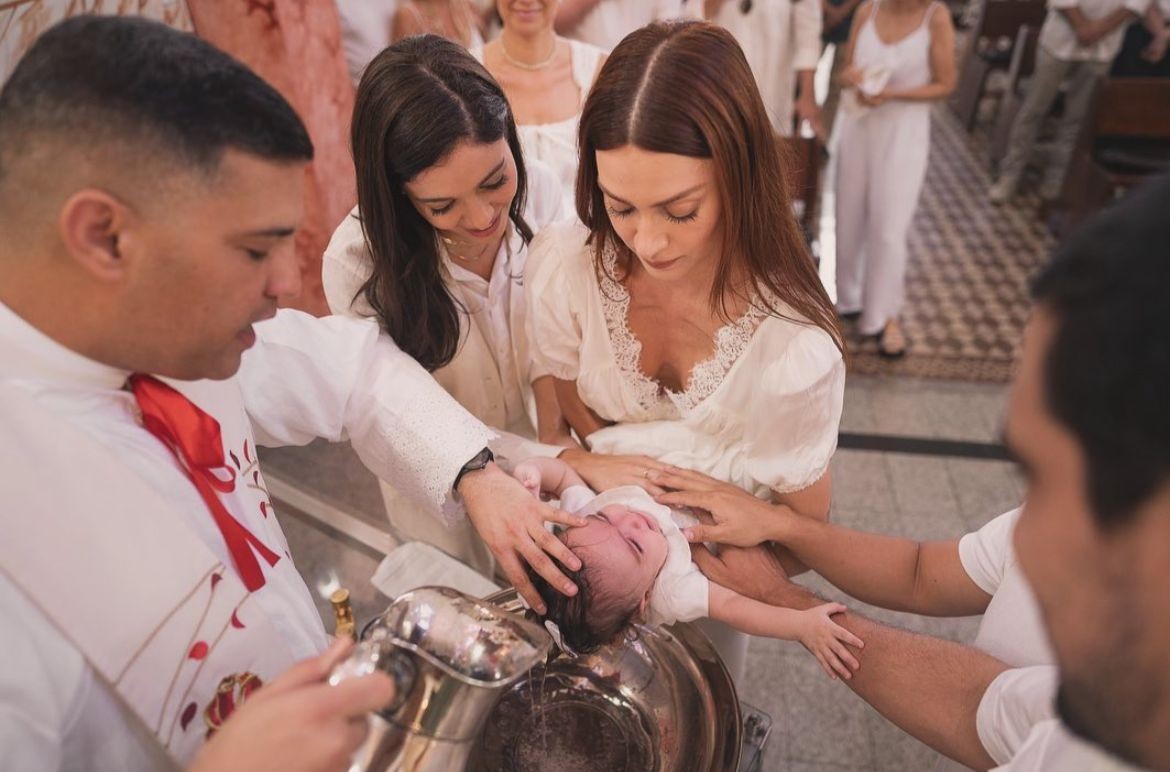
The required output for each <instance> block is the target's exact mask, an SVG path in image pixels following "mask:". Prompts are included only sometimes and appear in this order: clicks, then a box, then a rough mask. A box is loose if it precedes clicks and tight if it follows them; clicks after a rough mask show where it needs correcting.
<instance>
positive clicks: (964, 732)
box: [692, 546, 1007, 769]
mask: <svg viewBox="0 0 1170 772" xmlns="http://www.w3.org/2000/svg"><path fill="white" fill-rule="evenodd" d="M692 552H693V553H694V559H695V562H696V563H698V564H699V568H700V569H702V571H703V573H704V574H706V575H707V576H708V578H710V579H711V580H712V581H713V582H715V583H717V584H720V585H722V586H724V587H728V588H730V589H732V590H735V591H737V592H741V593H743V594H746V595H749V596H753V597H756V599H757V600H761V601H764V602H767V603H771V604H773V605H780V606H785V607H788V608H794V609H801V610H803V609H809V608H813V607H815V606H819V605H821V604H822V603H824V601H823V600H821V599H820V598H818V597H817V596H815V595H813V594H812V593H811V592H809V591H807V590H805V589H804V588H802V587H799V586H797V585H795V584H792V583H791V582H789V581H788V580H787V579H786V578H785V577H784V575H783V572H782V570H781V569H780V567H779V564H778V563H777V561H776V559H775V557H774V556H773V555H772V554H771V553H770V552H769V551H768V550H766V549H763V548H760V547H753V548H750V549H743V548H737V547H728V548H724V549H723V550H722V552H721V553H720V555H719V556H718V557H716V556H715V555H712V554H711V553H710V552H709V551H708V550H707V549H706V548H705V547H702V546H696V547H693V548H692ZM753 593H759V594H763V597H760V595H759V594H755V595H753ZM833 620H834V621H835V622H837V623H838V624H839V625H841V627H844V628H845V629H846V630H848V631H849V632H851V633H853V634H854V635H856V636H857V637H859V638H860V639H861V640H863V641H864V642H865V648H864V650H862V649H857V648H853V647H850V650H851V653H852V654H853V656H855V657H856V658H857V659H858V660H859V661H860V663H861V667H860V668H859V669H858V670H857V671H856V672H854V673H853V677H852V678H850V679H849V680H847V681H845V683H846V684H847V685H848V686H849V688H850V689H852V690H853V691H854V692H856V693H857V695H858V696H859V697H861V698H862V699H863V700H865V701H866V702H868V703H869V704H870V705H872V706H873V707H874V708H875V709H876V710H877V711H878V712H879V713H881V714H882V715H883V716H885V717H886V718H887V719H888V720H889V721H891V722H892V723H893V724H895V725H897V726H898V727H899V728H901V729H902V730H903V731H905V732H907V733H909V734H910V735H912V736H914V737H915V738H917V739H918V740H920V741H922V742H923V743H926V744H927V745H929V746H930V747H932V748H934V749H935V750H937V751H938V752H939V753H942V754H944V755H946V756H948V757H950V758H952V759H954V760H956V761H958V762H960V763H961V764H965V765H967V766H969V767H971V768H973V769H988V768H990V767H992V766H994V765H995V762H994V761H993V759H992V758H991V756H990V755H988V753H987V751H986V749H984V747H983V743H982V742H981V741H980V739H979V734H978V731H977V729H976V723H975V720H976V713H977V711H978V708H979V703H980V701H981V700H982V699H983V695H984V693H985V692H986V691H987V687H988V686H989V685H990V684H991V682H992V681H993V680H995V678H996V676H998V675H999V674H1000V673H1002V672H1003V671H1005V670H1006V669H1007V665H1005V664H1004V663H1003V662H1000V661H999V660H997V659H995V658H994V657H990V656H988V655H986V654H983V653H982V652H979V651H977V650H975V649H972V648H969V647H966V646H960V645H959V644H956V643H951V642H949V641H943V640H938V639H936V638H931V637H929V636H924V635H917V634H914V633H908V632H905V631H902V630H897V629H895V628H892V627H886V626H885V625H881V624H878V623H877V622H873V621H871V620H869V619H866V618H865V617H862V616H859V615H857V614H853V613H849V612H846V613H843V614H838V615H836V616H834V617H833Z"/></svg>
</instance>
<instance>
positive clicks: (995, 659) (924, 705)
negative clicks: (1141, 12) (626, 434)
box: [653, 177, 1170, 772]
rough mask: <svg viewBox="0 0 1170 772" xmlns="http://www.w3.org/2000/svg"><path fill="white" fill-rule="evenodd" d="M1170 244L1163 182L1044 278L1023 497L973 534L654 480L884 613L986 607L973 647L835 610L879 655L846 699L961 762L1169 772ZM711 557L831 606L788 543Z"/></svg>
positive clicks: (1025, 431)
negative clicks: (806, 511) (902, 528)
mask: <svg viewBox="0 0 1170 772" xmlns="http://www.w3.org/2000/svg"><path fill="white" fill-rule="evenodd" d="M1168 250H1170V177H1165V178H1162V179H1160V180H1157V181H1156V182H1154V183H1152V184H1150V185H1149V186H1147V187H1146V188H1145V189H1144V190H1141V191H1138V192H1135V193H1134V194H1133V195H1131V196H1130V197H1129V198H1128V199H1127V200H1125V201H1123V202H1121V203H1119V204H1118V205H1117V206H1115V207H1114V208H1112V209H1110V210H1107V211H1105V212H1103V213H1101V214H1100V215H1098V216H1097V217H1096V218H1095V219H1093V220H1092V221H1090V222H1089V223H1087V224H1086V225H1085V226H1084V227H1083V228H1081V229H1080V230H1079V231H1078V232H1076V233H1075V234H1073V235H1072V236H1071V237H1070V239H1069V241H1068V242H1067V243H1066V244H1065V245H1064V246H1062V247H1061V248H1060V249H1059V250H1058V251H1057V253H1056V255H1055V257H1054V258H1053V260H1052V261H1051V262H1050V263H1049V265H1048V266H1046V267H1045V269H1044V270H1043V271H1042V272H1041V274H1040V275H1039V277H1038V278H1037V279H1036V281H1035V284H1034V285H1033V290H1034V296H1035V301H1036V305H1035V309H1034V313H1033V316H1032V319H1031V322H1030V323H1029V325H1028V328H1027V330H1026V332H1025V338H1024V350H1023V355H1022V359H1021V362H1020V368H1019V372H1018V374H1017V376H1016V381H1015V384H1014V388H1013V390H1012V397H1011V402H1010V406H1009V416H1008V423H1007V430H1006V439H1007V442H1008V444H1009V446H1010V447H1011V449H1012V451H1013V452H1014V454H1015V455H1016V457H1017V458H1018V460H1019V462H1020V466H1021V468H1022V470H1023V472H1024V474H1025V476H1026V477H1027V482H1028V492H1027V498H1026V502H1025V504H1024V505H1023V507H1022V508H1021V509H1020V510H1019V511H1018V512H1012V513H1008V514H1005V515H1003V516H1001V517H999V518H996V519H995V520H992V521H991V522H990V523H989V524H988V525H986V526H984V528H982V529H981V530H980V531H978V532H976V533H973V534H968V535H967V536H965V537H963V538H962V539H954V540H950V541H939V542H926V543H915V542H912V541H910V540H907V539H898V538H895V537H889V536H879V535H876V534H865V533H862V532H860V531H853V530H850V529H848V528H843V527H841V526H834V525H831V524H827V523H820V522H818V523H809V522H807V519H806V518H801V517H799V516H798V515H795V514H792V513H791V512H788V511H785V509H784V508H783V507H778V506H775V505H771V504H768V503H766V502H763V501H760V500H759V499H755V498H754V497H752V496H750V495H748V494H746V493H744V492H743V491H740V490H738V489H734V488H732V487H731V486H726V485H721V484H719V483H718V482H717V481H713V480H710V479H709V478H703V477H701V476H699V475H696V474H694V473H690V472H678V471H672V472H671V473H668V474H665V475H658V476H656V477H654V478H653V479H654V481H655V483H656V484H659V485H662V486H664V487H669V488H674V489H676V491H677V492H675V493H668V494H665V495H663V496H660V497H659V500H660V501H663V502H665V503H671V504H679V505H690V506H695V507H700V508H703V509H705V510H708V511H709V512H710V513H711V515H712V517H713V519H714V525H710V526H704V527H698V528H695V529H691V530H692V533H689V534H688V537H689V538H691V539H692V541H696V542H698V541H703V540H713V541H719V542H724V543H732V544H742V545H751V544H759V543H760V542H763V541H773V542H780V543H782V544H783V545H784V546H785V547H786V548H787V549H788V550H790V551H791V552H792V553H793V554H794V555H795V556H796V557H797V558H798V559H800V560H801V561H802V562H803V563H805V564H806V565H808V566H809V567H810V568H812V569H814V570H815V571H817V572H819V573H821V574H822V575H823V576H824V577H825V578H826V579H828V580H829V581H830V582H832V583H833V584H835V585H837V586H838V587H839V588H841V589H842V590H844V591H846V592H848V593H850V594H852V595H854V596H855V597H857V598H860V599H862V600H865V601H868V602H870V603H873V604H875V605H879V606H884V607H886V608H894V609H899V610H904V611H912V612H915V613H920V614H930V615H937V616H952V615H967V614H977V613H979V614H983V615H984V618H983V623H982V625H981V627H980V632H979V635H978V637H977V638H976V640H975V642H974V645H973V646H972V647H964V646H959V645H956V644H953V643H950V642H948V641H942V640H939V639H935V638H930V637H928V636H921V635H914V634H911V633H907V632H904V631H900V630H896V629H893V628H889V627H886V626H883V625H879V624H877V623H875V622H873V621H871V620H868V619H865V618H863V617H861V616H858V615H856V614H853V613H847V614H844V615H841V616H838V617H836V618H835V619H836V620H837V621H838V622H839V623H840V624H841V625H842V626H844V627H846V628H847V629H848V630H850V632H852V633H854V634H856V635H857V636H858V637H860V638H861V639H862V640H863V641H864V642H865V648H864V649H863V650H855V651H854V654H855V655H856V656H857V657H858V659H859V660H860V661H861V668H860V670H858V671H857V672H856V673H855V674H854V675H853V677H852V678H851V679H850V680H849V682H848V683H849V686H850V687H851V688H852V689H853V690H854V691H855V692H857V694H858V695H859V696H860V697H862V698H863V699H865V700H866V701H867V702H869V703H870V704H871V705H873V706H874V707H875V708H877V709H878V710H879V711H880V712H881V713H882V714H883V715H884V716H886V717H887V718H888V719H889V720H891V721H892V722H894V723H896V724H897V725H898V726H900V727H901V728H903V729H904V730H906V731H907V732H909V733H910V734H912V735H914V736H915V737H917V738H918V739H919V740H922V741H923V742H925V743H927V744H929V745H931V746H932V747H934V748H935V749H936V750H939V751H940V752H942V753H944V754H946V755H948V756H950V757H951V758H953V759H956V760H958V761H961V762H962V763H964V764H965V765H967V766H970V767H973V768H977V769H986V768H989V767H993V766H996V765H1000V766H1001V767H1002V768H1003V769H1007V770H1012V771H1013V772H1038V771H1040V770H1056V771H1059V772H1063V771H1064V770H1070V771H1075V772H1080V771H1081V770H1117V769H1124V768H1127V764H1136V765H1139V766H1142V767H1148V768H1152V769H1170V668H1168V667H1167V662H1166V657H1167V653H1168V652H1170V593H1168V592H1167V587H1170V302H1168V301H1167V298H1166V294H1165V290H1166V287H1167V286H1170V252H1168ZM1013 543H1014V549H1013ZM695 559H696V561H697V562H698V563H699V565H700V567H701V568H702V569H703V571H704V573H706V574H707V575H708V576H709V577H711V578H712V579H713V580H715V581H717V582H719V583H720V584H723V585H724V586H727V587H731V588H733V589H735V590H737V591H739V592H741V593H743V594H745V595H748V596H750V597H755V598H757V599H760V600H764V601H765V602H770V603H774V604H777V605H785V606H791V607H795V608H808V607H811V606H812V605H815V604H817V603H820V602H822V601H821V600H820V599H819V598H817V597H816V596H814V595H813V594H812V593H810V592H808V591H807V590H805V589H803V588H801V587H799V586H797V585H794V584H792V583H790V582H788V581H787V578H786V577H785V576H784V574H783V571H782V569H781V568H780V564H779V562H778V560H777V557H776V555H775V554H774V552H773V551H772V550H771V549H768V548H765V547H752V548H750V549H742V548H737V547H724V548H723V549H722V551H721V552H720V554H719V555H718V556H714V555H712V554H711V553H710V552H708V551H707V550H706V549H703V548H701V547H697V549H696V550H695ZM1054 698H1055V700H1054ZM1054 702H1055V705H1054Z"/></svg>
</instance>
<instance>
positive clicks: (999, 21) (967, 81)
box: [950, 0, 1048, 130]
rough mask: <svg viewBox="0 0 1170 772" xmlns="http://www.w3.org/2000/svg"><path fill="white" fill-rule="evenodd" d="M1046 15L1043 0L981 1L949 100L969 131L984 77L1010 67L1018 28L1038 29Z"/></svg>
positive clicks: (984, 82) (977, 110) (984, 83)
mask: <svg viewBox="0 0 1170 772" xmlns="http://www.w3.org/2000/svg"><path fill="white" fill-rule="evenodd" d="M1047 13H1048V11H1047V9H1046V7H1045V0H984V2H983V7H982V9H981V10H980V12H979V17H978V20H977V22H976V23H975V25H974V26H973V27H972V32H971V39H970V41H969V43H968V45H967V46H966V50H965V51H964V53H963V60H962V63H961V65H960V67H959V81H958V85H957V86H956V88H955V93H954V94H953V95H952V96H951V99H950V104H951V107H952V108H953V109H954V111H955V114H956V115H958V117H959V120H960V121H962V122H963V125H964V126H966V127H967V129H968V130H970V129H971V128H972V127H973V126H974V125H975V117H976V115H977V114H978V112H979V100H980V99H981V98H982V97H983V89H984V86H986V84H987V76H988V75H990V74H991V73H992V71H994V70H1002V69H1006V68H1007V67H1008V65H1009V64H1010V63H1011V58H1012V46H1013V43H1014V41H1015V39H1016V35H1017V33H1018V32H1019V29H1020V27H1024V26H1029V27H1036V28H1039V27H1040V25H1041V24H1043V23H1044V17H1045V15H1046V14H1047Z"/></svg>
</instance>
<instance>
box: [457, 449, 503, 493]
mask: <svg viewBox="0 0 1170 772" xmlns="http://www.w3.org/2000/svg"><path fill="white" fill-rule="evenodd" d="M495 460H496V457H495V454H493V453H492V451H491V449H490V448H484V449H483V450H481V451H480V452H478V453H476V454H475V455H474V456H473V457H472V459H471V460H470V461H468V462H467V463H466V464H464V465H463V468H462V469H460V470H459V474H457V475H455V484H454V485H452V486H451V489H452V490H454V491H455V492H458V491H459V481H460V480H462V479H463V475H465V474H467V473H468V472H478V471H479V470H481V469H483V468H484V467H486V466H487V465H488V464H490V463H491V462H493V461H495Z"/></svg>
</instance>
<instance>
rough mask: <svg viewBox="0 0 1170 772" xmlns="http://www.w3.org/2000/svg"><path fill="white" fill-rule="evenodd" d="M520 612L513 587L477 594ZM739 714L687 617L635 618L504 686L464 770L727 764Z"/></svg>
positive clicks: (728, 684)
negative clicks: (613, 637)
mask: <svg viewBox="0 0 1170 772" xmlns="http://www.w3.org/2000/svg"><path fill="white" fill-rule="evenodd" d="M485 600H486V601H487V602H489V603H492V604H494V605H497V606H500V607H501V608H503V609H505V610H507V611H512V612H514V613H519V614H524V613H526V612H525V610H524V608H523V606H522V604H521V603H520V600H519V598H518V596H517V594H516V591H515V590H514V589H508V590H503V591H502V592H499V593H496V594H495V595H492V596H490V597H488V598H486V599H485ZM742 731H743V730H742V719H741V714H740V708H739V700H738V699H737V698H736V695H735V687H734V685H733V684H732V681H731V676H730V674H729V673H728V672H727V668H726V667H724V665H723V662H722V661H721V660H720V659H719V656H718V655H717V654H716V653H715V650H714V649H713V648H712V646H711V644H710V643H709V642H708V641H707V638H706V637H705V636H704V635H703V634H702V633H701V632H699V631H698V630H697V629H696V628H694V627H693V626H691V625H688V624H677V625H672V626H670V627H668V628H649V627H643V626H641V625H635V626H634V628H633V629H632V630H631V631H630V634H629V635H628V636H627V638H626V640H625V642H623V643H622V644H621V645H617V646H610V647H607V648H604V649H602V650H600V651H598V652H595V653H593V654H589V655H586V656H583V657H577V658H573V657H569V656H568V655H565V654H563V653H561V652H558V651H554V653H553V654H552V655H550V656H549V659H548V661H547V662H546V663H545V664H544V665H537V666H536V667H535V668H533V669H532V670H531V671H530V672H529V674H528V675H527V676H526V677H523V678H521V679H520V680H519V681H517V682H516V683H515V684H513V685H512V686H511V687H509V688H508V689H507V690H506V691H504V692H503V694H502V696H501V697H500V699H499V702H497V703H496V705H495V707H494V708H493V710H492V712H491V714H490V715H489V716H488V719H487V721H486V722H485V724H484V728H483V731H482V732H481V733H480V735H479V737H478V738H477V739H476V741H475V743H474V747H473V749H472V752H471V758H470V761H469V762H468V765H467V770H469V772H521V771H522V772H544V771H545V770H548V771H549V772H551V771H552V770H556V772H593V771H594V770H597V771H598V772H602V771H604V772H643V770H657V771H658V772H675V770H704V771H706V770H711V771H712V772H719V771H722V772H734V770H735V769H736V768H737V767H738V765H739V754H740V742H741V735H742Z"/></svg>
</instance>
